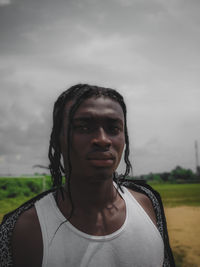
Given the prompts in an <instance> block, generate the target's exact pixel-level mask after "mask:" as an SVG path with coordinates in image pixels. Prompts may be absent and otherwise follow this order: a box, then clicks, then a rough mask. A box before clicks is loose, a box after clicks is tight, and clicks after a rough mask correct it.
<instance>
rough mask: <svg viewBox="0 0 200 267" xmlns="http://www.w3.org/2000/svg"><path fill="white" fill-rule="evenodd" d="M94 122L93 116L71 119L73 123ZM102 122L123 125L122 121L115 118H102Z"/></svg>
mask: <svg viewBox="0 0 200 267" xmlns="http://www.w3.org/2000/svg"><path fill="white" fill-rule="evenodd" d="M94 120H96V117H94V116H81V117H77V118H73V122H82V121H84V122H92V121H94ZM103 120H106V121H108V122H110V123H120V124H123V121H122V120H121V119H120V118H117V117H109V116H105V117H103Z"/></svg>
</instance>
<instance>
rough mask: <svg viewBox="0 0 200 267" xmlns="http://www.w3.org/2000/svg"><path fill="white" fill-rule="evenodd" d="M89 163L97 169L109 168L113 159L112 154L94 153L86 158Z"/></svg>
mask: <svg viewBox="0 0 200 267" xmlns="http://www.w3.org/2000/svg"><path fill="white" fill-rule="evenodd" d="M88 160H89V161H90V163H91V164H92V165H94V166H97V167H109V166H112V165H113V162H114V157H113V155H112V154H110V153H109V154H105V153H98V154H97V153H94V154H92V155H90V156H89V157H88Z"/></svg>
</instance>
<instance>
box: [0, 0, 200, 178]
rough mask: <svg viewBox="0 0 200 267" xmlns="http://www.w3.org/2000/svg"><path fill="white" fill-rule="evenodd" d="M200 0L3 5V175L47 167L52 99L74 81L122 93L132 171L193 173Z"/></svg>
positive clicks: (198, 121)
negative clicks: (180, 169)
mask: <svg viewBox="0 0 200 267" xmlns="http://www.w3.org/2000/svg"><path fill="white" fill-rule="evenodd" d="M199 14H200V1H199V0H190V1H188V0H168V1H166V0H101V1H99V0H57V1H55V0H34V1H33V0H0V174H5V173H12V174H17V173H18V174H23V173H33V172H35V171H42V170H40V169H33V168H32V166H33V165H35V164H44V165H48V157H47V151H48V143H49V135H50V130H51V124H52V122H51V116H52V109H53V103H54V102H55V100H56V98H57V96H58V95H59V94H60V93H61V92H62V91H63V90H64V89H66V88H68V87H69V86H71V85H73V84H76V83H80V82H81V83H85V82H86V83H90V84H95V85H101V86H106V87H112V88H116V89H118V90H119V92H120V93H122V94H123V95H124V97H125V100H126V103H127V106H128V123H129V136H130V141H131V162H132V165H133V171H134V174H145V173H149V172H163V171H170V170H172V169H173V168H174V167H175V166H177V165H180V166H182V167H185V168H191V169H193V170H194V169H195V153H194V141H195V140H198V141H199V146H200V104H199V103H200V88H199V87H200V75H199V73H200V72H199V71H200V52H199V48H200V16H199Z"/></svg>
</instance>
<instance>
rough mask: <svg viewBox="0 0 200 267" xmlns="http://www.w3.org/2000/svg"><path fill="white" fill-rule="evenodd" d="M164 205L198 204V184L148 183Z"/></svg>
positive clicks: (199, 189) (199, 191)
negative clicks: (158, 194)
mask: <svg viewBox="0 0 200 267" xmlns="http://www.w3.org/2000/svg"><path fill="white" fill-rule="evenodd" d="M150 185H151V186H152V187H153V188H154V189H155V190H157V191H158V192H159V193H160V195H161V197H162V201H163V204H164V206H165V207H175V206H200V184H150Z"/></svg>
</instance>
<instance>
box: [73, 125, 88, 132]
mask: <svg viewBox="0 0 200 267" xmlns="http://www.w3.org/2000/svg"><path fill="white" fill-rule="evenodd" d="M74 130H75V131H78V132H80V133H88V132H90V131H91V127H90V126H89V125H86V124H78V125H74Z"/></svg>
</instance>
